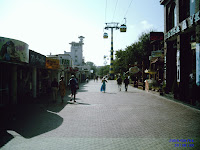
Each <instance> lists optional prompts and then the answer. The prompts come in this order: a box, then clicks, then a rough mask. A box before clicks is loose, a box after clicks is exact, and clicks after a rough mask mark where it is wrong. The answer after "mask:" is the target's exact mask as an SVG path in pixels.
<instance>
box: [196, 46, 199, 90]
mask: <svg viewBox="0 0 200 150" xmlns="http://www.w3.org/2000/svg"><path fill="white" fill-rule="evenodd" d="M196 84H197V86H200V43H197V45H196Z"/></svg>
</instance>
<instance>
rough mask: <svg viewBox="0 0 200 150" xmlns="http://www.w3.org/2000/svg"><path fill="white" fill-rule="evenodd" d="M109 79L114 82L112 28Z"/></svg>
mask: <svg viewBox="0 0 200 150" xmlns="http://www.w3.org/2000/svg"><path fill="white" fill-rule="evenodd" d="M110 78H111V80H114V70H113V28H111V51H110Z"/></svg>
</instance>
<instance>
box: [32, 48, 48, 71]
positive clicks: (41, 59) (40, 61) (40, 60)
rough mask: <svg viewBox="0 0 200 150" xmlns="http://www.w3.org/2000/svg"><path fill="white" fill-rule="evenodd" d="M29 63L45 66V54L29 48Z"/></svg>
mask: <svg viewBox="0 0 200 150" xmlns="http://www.w3.org/2000/svg"><path fill="white" fill-rule="evenodd" d="M29 63H30V65H33V66H38V67H45V63H46V56H44V55H41V54H39V53H37V52H34V51H32V50H29Z"/></svg>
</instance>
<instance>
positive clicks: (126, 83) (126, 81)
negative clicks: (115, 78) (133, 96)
mask: <svg viewBox="0 0 200 150" xmlns="http://www.w3.org/2000/svg"><path fill="white" fill-rule="evenodd" d="M124 84H125V90H126V91H127V90H128V84H129V79H128V77H126V78H125V79H124Z"/></svg>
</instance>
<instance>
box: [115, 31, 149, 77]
mask: <svg viewBox="0 0 200 150" xmlns="http://www.w3.org/2000/svg"><path fill="white" fill-rule="evenodd" d="M150 55H151V44H150V32H148V33H142V34H141V36H140V37H139V40H138V42H135V43H133V44H131V45H130V46H127V47H126V48H125V50H122V49H120V50H118V51H116V54H115V56H116V59H115V61H114V70H115V73H121V74H123V72H126V71H128V69H129V68H130V66H132V65H134V64H135V63H136V62H137V64H142V61H143V62H144V68H145V69H146V68H148V67H149V56H150Z"/></svg>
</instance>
